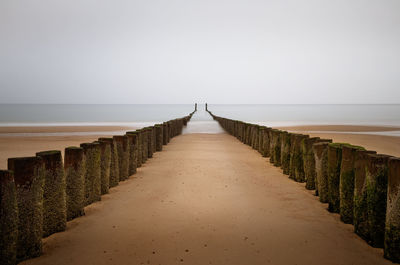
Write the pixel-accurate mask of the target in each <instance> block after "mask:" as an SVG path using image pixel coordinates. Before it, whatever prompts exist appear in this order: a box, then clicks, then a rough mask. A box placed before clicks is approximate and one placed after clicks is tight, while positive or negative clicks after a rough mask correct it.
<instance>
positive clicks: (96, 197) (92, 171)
mask: <svg viewBox="0 0 400 265" xmlns="http://www.w3.org/2000/svg"><path fill="white" fill-rule="evenodd" d="M80 146H81V147H82V148H83V152H84V154H85V205H89V204H91V203H93V202H95V201H100V200H101V167H100V144H99V143H82V144H81V145H80Z"/></svg>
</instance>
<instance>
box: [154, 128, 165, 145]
mask: <svg viewBox="0 0 400 265" xmlns="http://www.w3.org/2000/svg"><path fill="white" fill-rule="evenodd" d="M163 139H164V137H163V125H162V124H157V125H156V151H162V146H163V141H164V140H163Z"/></svg>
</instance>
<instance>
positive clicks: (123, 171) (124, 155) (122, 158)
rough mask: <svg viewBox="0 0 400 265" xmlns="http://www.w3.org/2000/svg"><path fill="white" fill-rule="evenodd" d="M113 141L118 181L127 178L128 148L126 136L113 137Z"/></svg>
mask: <svg viewBox="0 0 400 265" xmlns="http://www.w3.org/2000/svg"><path fill="white" fill-rule="evenodd" d="M113 139H114V141H115V144H116V146H117V154H118V168H119V181H123V180H126V179H128V178H129V148H128V137H127V136H126V135H114V136H113Z"/></svg>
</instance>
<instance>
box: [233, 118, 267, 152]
mask: <svg viewBox="0 0 400 265" xmlns="http://www.w3.org/2000/svg"><path fill="white" fill-rule="evenodd" d="M238 124H239V123H238ZM238 127H239V126H238ZM265 129H266V127H265V126H260V127H259V131H258V133H259V135H258V152H259V153H260V154H261V156H263V157H266V154H265V143H264V140H265V138H264V134H265ZM237 134H238V139H239V138H240V136H239V128H237Z"/></svg>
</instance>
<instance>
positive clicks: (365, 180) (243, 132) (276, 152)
mask: <svg viewBox="0 0 400 265" xmlns="http://www.w3.org/2000/svg"><path fill="white" fill-rule="evenodd" d="M206 111H207V112H208V113H209V114H210V115H211V116H212V117H213V119H214V120H216V121H217V122H218V123H219V124H220V125H221V127H223V128H224V129H225V131H226V132H228V133H229V134H231V135H232V136H234V137H236V138H237V139H238V140H239V141H241V142H243V143H244V144H247V145H249V146H250V147H252V148H253V149H255V150H256V151H258V152H259V153H260V154H261V155H262V156H264V157H269V161H270V163H271V164H273V165H274V166H276V167H280V168H281V169H282V171H283V174H285V175H288V176H289V178H291V179H293V180H294V181H296V182H304V183H305V188H306V189H309V190H315V195H316V196H319V200H320V201H321V202H322V203H327V210H329V211H330V212H332V213H337V214H339V215H340V219H341V220H342V221H343V222H345V223H349V224H354V232H355V233H356V234H357V235H359V236H360V237H361V238H363V239H364V240H365V241H366V242H367V243H368V244H369V245H371V246H373V247H379V248H383V250H384V257H385V258H387V259H389V260H391V261H393V262H396V263H400V166H399V165H400V163H399V161H400V159H399V158H396V157H391V156H387V155H381V154H376V152H375V151H369V150H365V149H364V148H363V147H360V146H353V145H351V144H347V143H333V141H332V139H320V138H318V137H314V138H311V137H310V136H309V135H303V134H296V133H291V132H287V131H282V130H277V129H273V128H270V127H266V126H260V125H257V124H251V123H246V122H243V121H238V120H233V119H229V118H224V117H219V116H217V115H214V114H213V113H212V112H211V111H210V110H208V108H207V109H206Z"/></svg>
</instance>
